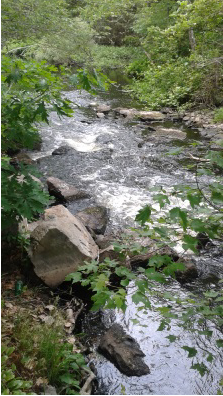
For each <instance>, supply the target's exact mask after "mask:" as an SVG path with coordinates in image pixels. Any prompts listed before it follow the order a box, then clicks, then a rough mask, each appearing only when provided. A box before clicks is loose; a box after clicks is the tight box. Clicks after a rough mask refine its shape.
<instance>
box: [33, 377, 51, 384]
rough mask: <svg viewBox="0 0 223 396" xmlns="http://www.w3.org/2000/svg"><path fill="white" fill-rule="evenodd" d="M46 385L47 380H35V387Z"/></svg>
mask: <svg viewBox="0 0 223 396" xmlns="http://www.w3.org/2000/svg"><path fill="white" fill-rule="evenodd" d="M48 383H49V382H48V379H47V378H42V377H39V378H38V379H37V380H36V385H37V386H40V385H42V384H45V385H47V384H48Z"/></svg>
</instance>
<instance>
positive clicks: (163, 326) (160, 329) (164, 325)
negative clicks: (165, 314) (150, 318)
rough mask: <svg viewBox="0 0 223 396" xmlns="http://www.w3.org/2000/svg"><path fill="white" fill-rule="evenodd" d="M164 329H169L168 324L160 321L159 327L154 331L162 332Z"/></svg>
mask: <svg viewBox="0 0 223 396" xmlns="http://www.w3.org/2000/svg"><path fill="white" fill-rule="evenodd" d="M166 327H167V328H168V329H169V327H170V326H169V323H168V322H166V321H165V320H161V322H160V325H159V327H158V329H157V330H156V331H163V330H165V328H166Z"/></svg>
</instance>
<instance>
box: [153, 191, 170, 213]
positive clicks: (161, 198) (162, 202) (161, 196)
mask: <svg viewBox="0 0 223 396" xmlns="http://www.w3.org/2000/svg"><path fill="white" fill-rule="evenodd" d="M153 199H154V200H155V201H158V202H159V205H160V209H162V208H163V207H164V206H165V204H166V203H168V204H170V201H169V198H168V196H167V195H164V194H156V195H154V196H153Z"/></svg>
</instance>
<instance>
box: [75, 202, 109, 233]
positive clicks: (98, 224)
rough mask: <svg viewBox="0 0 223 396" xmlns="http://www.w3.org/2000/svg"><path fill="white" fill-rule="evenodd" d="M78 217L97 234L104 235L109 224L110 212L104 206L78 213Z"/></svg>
mask: <svg viewBox="0 0 223 396" xmlns="http://www.w3.org/2000/svg"><path fill="white" fill-rule="evenodd" d="M76 217H77V218H79V219H80V220H81V221H82V223H83V224H84V225H85V227H88V228H90V229H91V230H93V231H94V232H95V233H96V234H104V232H105V230H106V227H107V223H108V210H107V209H106V208H105V207H104V206H92V207H90V208H87V209H85V210H83V211H81V212H78V213H76Z"/></svg>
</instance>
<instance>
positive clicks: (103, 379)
mask: <svg viewBox="0 0 223 396" xmlns="http://www.w3.org/2000/svg"><path fill="white" fill-rule="evenodd" d="M111 78H112V79H114V80H116V81H118V82H121V83H122V87H121V86H120V85H119V84H115V85H112V86H111V88H110V90H109V91H108V92H99V93H98V95H97V96H96V97H93V96H92V95H90V94H89V93H86V92H84V91H82V92H79V91H68V92H66V96H67V97H68V98H69V99H70V100H72V102H73V103H74V115H73V117H71V118H63V119H59V118H58V117H57V116H56V114H54V113H52V115H51V119H50V125H46V126H43V127H42V128H41V136H42V140H43V142H42V148H41V151H40V152H34V153H32V154H31V155H32V157H33V158H34V159H38V163H39V168H40V170H41V172H42V174H43V180H45V178H47V177H49V176H55V177H59V178H60V179H63V180H65V181H66V182H70V183H72V184H73V185H75V186H77V187H79V188H81V189H84V190H86V191H88V192H89V193H90V195H91V198H89V199H85V200H80V201H76V202H75V203H72V204H70V205H69V206H68V209H69V210H70V211H71V212H72V213H73V214H75V213H76V212H77V211H79V210H82V209H84V208H86V207H88V206H92V205H94V204H95V203H96V204H99V205H103V206H105V207H107V208H108V209H109V212H110V221H109V225H108V233H109V231H110V230H113V231H114V230H115V231H117V232H118V231H120V230H122V229H123V228H124V227H129V226H132V225H135V222H134V218H135V215H136V213H137V212H138V210H139V209H140V208H142V207H143V206H144V205H145V204H147V203H151V199H152V197H151V192H150V189H151V187H154V186H155V185H162V186H164V187H165V188H166V189H167V190H168V189H170V188H171V187H172V186H173V185H175V184H178V183H191V182H193V181H194V175H193V173H192V172H191V171H189V170H187V169H186V168H185V167H184V164H185V162H188V161H189V159H188V152H189V151H190V150H191V149H190V143H191V142H193V141H198V142H200V147H201V150H202V149H203V150H204V149H205V142H204V141H203V140H202V137H201V136H200V134H199V131H198V130H192V129H188V128H187V127H186V126H185V125H183V124H182V123H180V124H179V123H172V122H170V121H168V122H166V123H164V124H162V126H165V127H166V128H173V127H174V128H178V129H181V130H182V131H184V132H186V134H187V137H186V139H185V140H183V141H182V140H177V139H176V140H170V139H163V138H156V137H154V134H153V132H151V130H150V129H148V127H146V126H145V125H143V123H142V122H141V123H140V122H138V121H132V120H127V119H126V118H120V117H117V116H115V114H114V113H109V115H108V116H106V117H105V118H102V119H99V118H97V116H96V112H95V110H94V109H93V108H92V107H90V106H89V105H90V103H91V102H95V101H96V102H97V103H99V104H100V103H103V104H104V103H106V104H109V105H111V107H112V108H115V107H118V106H121V107H125V108H132V107H134V108H138V109H140V108H141V107H142V106H141V105H140V104H139V103H137V102H136V101H134V100H133V99H131V97H130V95H129V93H128V92H127V91H125V89H123V76H122V75H119V74H116V75H115V76H111ZM157 125H159V123H155V124H154V123H153V124H151V126H152V127H154V126H157ZM64 145H68V146H70V147H71V150H70V151H69V152H68V153H67V154H65V155H61V156H52V155H51V154H52V151H53V150H54V149H56V148H58V147H60V146H64ZM182 146H183V147H184V148H185V150H184V153H182V154H181V155H180V156H179V157H175V156H167V155H166V153H167V151H169V150H171V149H173V148H176V147H182ZM175 203H176V202H173V204H175ZM180 204H181V205H183V203H182V202H181V203H180ZM184 205H186V204H185V203H184ZM196 261H197V266H198V269H199V274H200V277H199V279H198V280H196V281H194V282H192V283H191V284H190V285H185V286H184V287H182V286H180V284H179V283H178V282H176V281H171V282H170V283H169V285H168V286H165V288H166V290H168V291H170V292H171V293H172V294H177V293H179V294H180V295H181V296H183V297H184V296H186V295H187V293H188V291H189V290H195V291H199V290H201V289H203V288H206V287H207V286H208V287H210V288H211V287H213V288H214V287H215V284H216V282H217V278H220V277H223V266H222V256H221V255H220V254H219V249H213V250H212V251H211V253H210V252H207V253H205V254H203V256H202V257H199V258H197V259H196ZM131 286H132V287H130V288H129V291H128V308H127V311H126V313H125V314H123V313H121V312H118V311H116V312H114V311H111V312H106V313H103V314H102V315H101V314H100V315H98V314H89V315H88V316H87V317H86V318H85V320H84V321H83V331H84V332H86V333H88V335H89V337H88V338H89V340H88V341H89V343H90V344H91V346H92V348H93V350H94V351H95V350H96V345H97V343H98V340H99V336H100V334H101V333H102V332H103V331H104V329H105V328H107V327H109V325H110V324H111V323H113V322H114V321H115V322H118V323H121V324H122V326H123V327H124V328H125V329H126V331H127V332H128V333H129V334H131V335H132V336H133V337H134V338H135V339H136V340H137V341H138V343H139V344H140V347H141V349H142V350H143V352H144V353H145V355H146V357H145V362H146V363H147V364H148V366H149V367H150V370H151V373H150V374H149V375H146V376H143V377H140V378H136V377H126V376H125V375H123V374H121V373H120V372H119V371H118V369H116V368H115V367H114V365H113V364H112V363H110V362H109V361H108V360H106V359H105V358H104V357H102V356H101V355H99V354H97V353H96V352H95V353H94V354H93V355H92V360H93V362H94V364H95V366H96V369H97V376H98V381H99V384H98V390H97V394H120V393H121V389H122V390H123V391H122V392H123V393H125V394H133V395H134V394H139V395H145V394H163V395H169V394H174V395H175V394H182V395H184V394H216V392H217V390H218V388H219V386H218V384H219V381H220V380H221V376H222V365H223V364H222V363H223V362H222V356H221V355H220V353H219V350H218V349H216V347H215V346H214V344H213V342H212V341H210V340H208V339H206V338H205V337H204V336H200V337H196V336H195V335H194V334H195V333H193V334H192V333H190V332H189V331H185V330H183V329H182V328H181V327H179V326H178V323H177V322H176V321H175V322H173V323H172V328H171V331H167V330H163V331H157V328H158V327H159V323H160V320H161V317H160V315H159V313H157V312H146V313H145V312H144V311H141V312H140V313H139V312H137V310H136V307H135V306H134V304H132V303H131V293H132V291H133V290H134V285H131ZM159 288H160V289H162V288H163V286H160V287H159ZM154 304H158V305H159V304H160V302H159V301H157V300H156V301H155V300H154ZM177 309H179V307H177V306H176V310H177ZM136 318H138V320H139V322H140V323H139V324H134V323H133V321H132V319H136ZM215 332H216V334H215V336H216V337H218V338H220V336H219V334H217V330H215ZM170 333H171V334H174V335H176V336H178V337H179V339H178V341H177V342H176V343H171V344H170V342H169V340H168V339H167V338H166V337H167V336H168V335H169V334H170ZM185 345H188V346H194V347H196V349H197V350H198V354H197V355H196V359H195V358H194V362H197V361H200V362H201V361H202V359H203V352H202V351H203V350H204V348H205V349H208V350H210V351H211V352H212V354H213V355H214V360H213V362H211V363H210V362H205V364H206V366H207V367H208V369H209V370H208V372H206V373H205V375H204V376H203V377H201V375H200V374H199V373H198V372H197V371H196V370H193V369H191V365H192V360H193V359H189V358H187V352H186V351H185V350H183V349H182V346H185ZM124 390H125V391H124Z"/></svg>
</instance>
